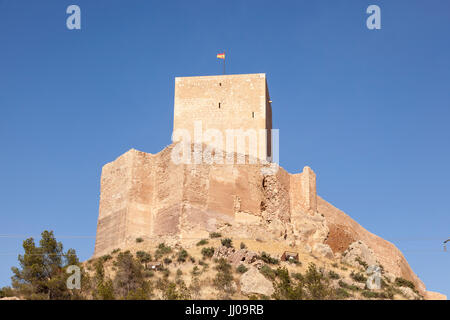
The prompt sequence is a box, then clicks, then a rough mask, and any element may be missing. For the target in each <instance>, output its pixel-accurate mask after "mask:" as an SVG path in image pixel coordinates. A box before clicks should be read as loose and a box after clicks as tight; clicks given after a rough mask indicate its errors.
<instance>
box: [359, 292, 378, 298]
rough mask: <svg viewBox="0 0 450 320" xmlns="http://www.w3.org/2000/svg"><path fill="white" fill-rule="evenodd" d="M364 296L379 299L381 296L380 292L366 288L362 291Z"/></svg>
mask: <svg viewBox="0 0 450 320" xmlns="http://www.w3.org/2000/svg"><path fill="white" fill-rule="evenodd" d="M361 294H362V295H363V297H366V298H369V299H378V298H379V297H380V294H379V293H378V292H373V291H368V290H364V291H363V292H362V293H361Z"/></svg>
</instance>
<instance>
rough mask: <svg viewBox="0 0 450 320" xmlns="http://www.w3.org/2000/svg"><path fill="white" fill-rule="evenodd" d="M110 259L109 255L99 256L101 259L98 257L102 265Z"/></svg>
mask: <svg viewBox="0 0 450 320" xmlns="http://www.w3.org/2000/svg"><path fill="white" fill-rule="evenodd" d="M110 259H112V256H111V255H109V254H105V255H104V256H101V257H100V260H101V261H102V262H103V263H104V262H106V261H108V260H110Z"/></svg>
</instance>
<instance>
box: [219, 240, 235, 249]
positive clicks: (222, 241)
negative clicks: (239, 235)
mask: <svg viewBox="0 0 450 320" xmlns="http://www.w3.org/2000/svg"><path fill="white" fill-rule="evenodd" d="M220 242H221V243H222V245H223V246H225V247H227V248H231V247H232V240H231V239H230V238H226V239H222V240H221V241H220Z"/></svg>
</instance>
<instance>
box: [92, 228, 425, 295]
mask: <svg viewBox="0 0 450 320" xmlns="http://www.w3.org/2000/svg"><path fill="white" fill-rule="evenodd" d="M164 240H165V242H161V243H159V244H157V245H155V243H154V242H153V241H146V240H143V239H141V238H138V239H136V240H135V243H134V245H132V246H131V247H130V248H129V250H127V251H121V250H119V249H116V250H113V251H112V252H111V253H110V254H107V255H104V256H101V257H98V258H95V259H92V260H89V261H87V262H85V263H84V266H85V268H86V270H87V272H88V274H89V276H90V278H91V279H92V281H91V282H92V283H93V284H94V285H93V286H92V288H93V289H92V290H91V291H90V294H89V295H90V296H89V297H87V298H96V299H102V298H105V299H112V298H131V299H395V300H397V299H402V300H404V299H424V298H426V297H424V296H423V295H422V294H421V293H420V292H419V291H418V290H417V288H416V287H415V285H414V284H413V283H412V282H411V281H408V280H406V279H403V278H399V277H395V276H393V275H392V274H390V273H388V272H386V271H385V270H383V269H382V280H381V289H379V290H371V289H369V288H368V287H367V285H366V282H367V276H368V275H367V274H366V267H367V264H368V263H372V262H374V261H371V259H374V256H373V253H372V252H371V250H370V249H368V247H367V246H366V245H365V244H364V243H363V242H355V243H353V244H352V245H351V247H350V248H349V249H348V250H347V251H346V252H345V253H344V254H343V259H341V260H339V259H334V258H333V257H332V256H331V255H330V256H328V257H325V256H323V255H315V254H313V253H311V252H308V251H302V250H298V251H297V253H298V254H299V255H298V259H290V260H288V261H281V259H280V258H281V257H280V256H279V254H278V253H279V252H284V251H287V250H290V251H292V247H290V246H288V245H286V243H284V242H278V241H276V242H272V241H270V242H266V241H262V240H248V239H231V238H225V237H223V236H222V234H221V233H218V232H215V233H211V235H210V238H208V239H202V240H200V241H198V242H196V243H195V244H194V243H192V242H191V241H188V242H183V241H179V240H175V239H170V238H166V239H164ZM127 259H128V260H129V261H134V262H132V263H134V264H135V267H129V266H127V267H126V268H124V263H123V261H124V260H127ZM363 259H367V261H364V260H363ZM136 266H137V267H136ZM130 270H134V271H130ZM123 278H124V279H126V282H122V284H121V280H120V279H123ZM99 282H101V283H110V286H109V289H106V290H105V289H102V287H101V286H100V288H101V290H98V283H99ZM95 283H97V285H95ZM143 283H145V285H143ZM130 284H131V285H132V286H131V289H129V290H128V291H127V290H125V291H124V288H123V287H126V286H129V285H130ZM133 284H135V286H136V287H135V288H133ZM106 287H107V286H106ZM139 288H146V291H145V292H143V291H140V292H138V293H136V291H133V290H138V289H139Z"/></svg>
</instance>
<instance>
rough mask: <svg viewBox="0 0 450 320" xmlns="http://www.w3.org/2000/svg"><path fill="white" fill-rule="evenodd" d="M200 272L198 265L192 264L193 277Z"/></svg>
mask: <svg viewBox="0 0 450 320" xmlns="http://www.w3.org/2000/svg"><path fill="white" fill-rule="evenodd" d="M200 273H201V271H200V269H199V267H197V266H194V268H192V271H191V274H192V275H193V276H194V277H195V276H198V275H199V274H200Z"/></svg>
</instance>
